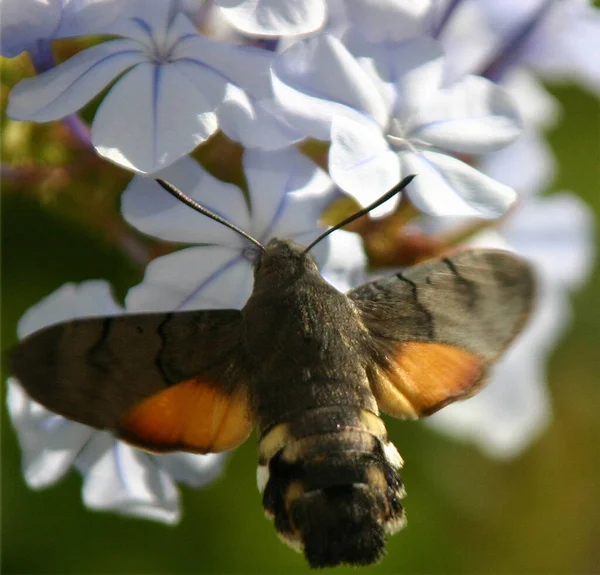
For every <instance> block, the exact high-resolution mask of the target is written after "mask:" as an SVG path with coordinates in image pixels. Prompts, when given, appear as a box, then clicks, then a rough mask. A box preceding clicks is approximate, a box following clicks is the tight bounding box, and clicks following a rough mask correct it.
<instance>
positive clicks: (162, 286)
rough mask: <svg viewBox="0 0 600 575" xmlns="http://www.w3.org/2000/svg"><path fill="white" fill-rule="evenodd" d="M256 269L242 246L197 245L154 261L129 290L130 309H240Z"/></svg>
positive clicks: (127, 301) (250, 287)
mask: <svg viewBox="0 0 600 575" xmlns="http://www.w3.org/2000/svg"><path fill="white" fill-rule="evenodd" d="M252 284H253V268H252V265H251V264H250V262H248V261H247V260H246V259H245V257H244V255H243V253H242V250H240V249H232V248H226V247H220V246H206V247H195V248H187V249H184V250H180V251H178V252H175V253H172V254H169V255H166V256H162V257H160V258H156V259H155V260H152V262H150V264H149V265H148V267H147V268H146V274H145V275H144V279H143V280H142V282H141V283H140V284H138V285H137V286H134V287H133V288H131V289H130V290H129V292H128V293H127V297H126V299H125V301H126V304H127V310H128V311H131V312H134V311H174V310H176V311H181V310H190V309H204V308H207V309H219V308H236V309H240V308H242V307H243V305H244V304H245V303H246V300H247V299H248V297H249V296H250V293H251V291H252Z"/></svg>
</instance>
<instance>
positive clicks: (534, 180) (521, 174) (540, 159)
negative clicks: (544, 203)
mask: <svg viewBox="0 0 600 575" xmlns="http://www.w3.org/2000/svg"><path fill="white" fill-rule="evenodd" d="M477 168H478V169H479V170H481V171H482V172H483V173H484V174H487V175H488V176H490V177H491V178H494V179H495V180H497V181H498V182H501V183H502V184H506V185H507V186H510V187H511V188H513V189H514V190H516V191H517V192H518V194H519V195H522V194H535V193H541V192H543V191H545V190H547V189H548V187H549V185H550V183H551V182H552V181H553V179H554V176H555V173H556V158H555V157H554V154H553V153H552V149H551V148H550V146H549V145H548V143H547V141H546V139H545V138H544V137H543V135H541V134H540V133H539V132H537V131H535V130H525V132H523V134H522V135H521V136H520V137H519V139H518V140H517V141H516V142H513V143H512V144H509V145H508V146H506V148H502V149H501V150H498V151H497V152H492V153H490V154H486V155H485V156H483V158H481V160H480V161H479V162H478V163H477Z"/></svg>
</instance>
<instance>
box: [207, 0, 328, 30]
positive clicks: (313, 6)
mask: <svg viewBox="0 0 600 575" xmlns="http://www.w3.org/2000/svg"><path fill="white" fill-rule="evenodd" d="M215 4H216V5H217V6H219V7H220V8H221V10H222V12H223V14H224V16H225V17H226V18H227V19H228V20H229V22H231V24H233V25H234V26H235V27H236V28H237V29H238V30H241V31H242V32H245V33H246V34H256V35H258V36H287V35H296V34H306V33H308V32H314V31H315V30H317V29H318V28H320V27H321V26H322V25H323V23H324V22H325V14H326V5H325V0H216V2H215Z"/></svg>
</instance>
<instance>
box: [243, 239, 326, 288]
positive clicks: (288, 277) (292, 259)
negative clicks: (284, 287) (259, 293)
mask: <svg viewBox="0 0 600 575" xmlns="http://www.w3.org/2000/svg"><path fill="white" fill-rule="evenodd" d="M313 274H317V275H319V268H318V267H317V264H316V262H315V259H314V258H313V256H312V255H311V254H310V253H308V252H306V248H304V247H303V246H301V245H299V244H297V243H296V242H294V241H292V240H288V239H281V238H273V239H272V240H270V241H269V243H267V245H266V246H265V249H264V251H262V252H259V253H258V254H257V258H256V262H255V264H254V281H255V283H257V284H258V283H261V282H263V281H265V282H269V284H270V285H272V284H273V283H281V282H289V281H292V280H294V279H297V278H300V277H306V276H307V275H309V276H310V275H313Z"/></svg>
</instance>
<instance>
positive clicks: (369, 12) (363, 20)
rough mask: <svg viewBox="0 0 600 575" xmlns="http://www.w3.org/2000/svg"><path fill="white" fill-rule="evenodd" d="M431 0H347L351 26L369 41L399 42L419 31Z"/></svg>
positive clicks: (421, 31)
mask: <svg viewBox="0 0 600 575" xmlns="http://www.w3.org/2000/svg"><path fill="white" fill-rule="evenodd" d="M431 5H432V2H431V0H409V1H405V2H398V1H397V0H362V1H361V2H347V3H346V10H347V11H348V18H349V20H350V22H351V23H352V25H353V26H354V27H356V28H358V29H359V30H360V32H361V34H362V35H363V36H364V37H365V38H366V39H367V40H368V41H369V42H374V43H378V42H384V41H388V42H401V41H405V40H408V39H410V38H413V37H414V36H417V35H419V34H422V33H423V25H424V21H425V17H426V16H427V15H428V13H429V11H430V10H431Z"/></svg>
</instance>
